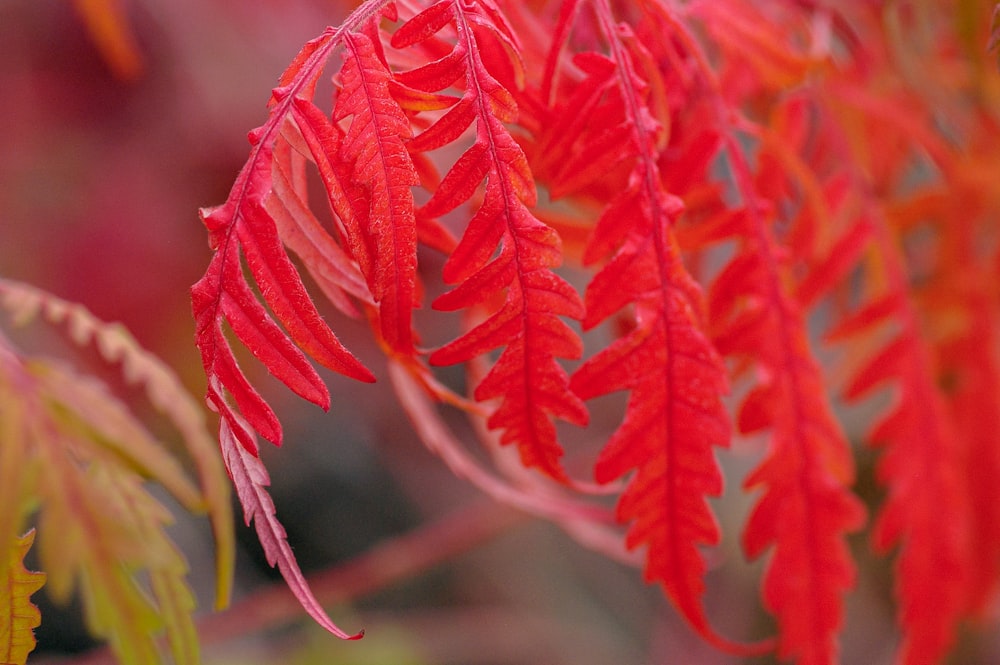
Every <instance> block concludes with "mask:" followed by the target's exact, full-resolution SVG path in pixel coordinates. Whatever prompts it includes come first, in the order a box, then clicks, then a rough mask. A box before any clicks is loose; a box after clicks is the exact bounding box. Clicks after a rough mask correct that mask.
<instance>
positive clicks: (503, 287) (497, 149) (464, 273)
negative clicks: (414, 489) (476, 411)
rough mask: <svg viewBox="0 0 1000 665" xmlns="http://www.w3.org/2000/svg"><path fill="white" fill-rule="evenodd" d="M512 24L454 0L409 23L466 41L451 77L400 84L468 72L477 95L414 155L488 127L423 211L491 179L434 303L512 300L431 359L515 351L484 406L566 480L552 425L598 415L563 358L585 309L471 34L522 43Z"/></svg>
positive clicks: (509, 103) (500, 90)
mask: <svg viewBox="0 0 1000 665" xmlns="http://www.w3.org/2000/svg"><path fill="white" fill-rule="evenodd" d="M487 10H489V11H487ZM480 11H482V12H484V13H479V12H480ZM501 17H502V15H501V14H500V13H499V10H496V8H491V7H489V6H487V5H485V4H484V5H483V6H475V7H467V6H466V5H465V4H464V3H459V2H452V1H450V0H449V2H442V3H438V4H437V5H434V6H433V7H432V8H431V9H429V10H426V11H425V12H424V13H422V14H418V15H417V17H415V18H414V19H413V21H417V25H415V26H413V27H408V25H409V24H405V25H404V26H403V27H402V28H400V31H403V36H402V37H400V38H399V40H398V41H399V43H405V44H416V43H418V42H419V41H421V40H424V39H427V38H428V37H430V36H431V35H433V34H434V33H436V32H437V31H439V30H441V29H443V28H444V27H445V26H446V25H448V24H449V23H454V24H455V25H456V30H457V34H458V40H457V42H456V44H455V46H454V48H453V50H452V51H451V52H450V53H449V54H448V55H447V56H445V57H444V58H442V59H441V60H439V61H438V62H439V63H448V65H447V67H448V70H447V71H449V74H448V75H447V76H444V77H440V76H439V73H438V69H437V67H438V65H434V66H433V69H432V68H429V67H428V66H424V67H422V68H419V69H417V70H414V71H413V72H410V73H409V74H401V75H400V76H399V78H400V80H403V81H404V82H406V83H407V85H412V86H414V87H417V88H419V89H422V90H427V91H431V92H433V91H436V90H440V89H441V88H443V87H445V86H447V85H450V84H451V83H452V82H454V81H455V80H456V78H459V77H462V78H464V80H465V90H466V91H465V94H464V95H463V96H462V98H461V100H460V101H459V102H458V103H456V104H455V106H454V107H452V109H451V110H450V111H449V112H448V113H446V114H445V115H444V116H443V117H441V118H440V119H439V120H438V121H437V122H436V123H434V124H433V125H431V126H430V127H429V128H428V129H427V130H425V131H424V132H423V133H422V134H420V135H418V136H417V137H416V138H414V139H413V141H411V142H410V148H411V149H413V150H426V149H431V148H435V147H437V146H439V145H442V144H444V143H447V142H450V141H453V140H454V139H456V138H457V137H458V136H459V135H461V134H462V133H464V132H465V130H466V129H467V127H468V126H469V125H470V124H472V123H473V122H474V123H475V128H476V140H475V143H474V144H473V145H472V146H471V147H470V148H469V149H468V150H466V151H465V152H464V153H463V154H462V155H461V156H460V157H459V158H458V160H457V161H456V162H455V164H454V165H453V166H452V168H451V169H450V170H449V171H448V173H447V174H445V176H444V178H443V179H442V181H441V183H440V185H439V186H438V187H437V189H436V190H435V191H434V193H433V196H432V197H431V199H430V200H429V201H428V202H427V204H426V205H425V206H424V207H423V208H422V209H421V214H423V215H426V216H436V215H441V214H444V213H446V212H448V211H450V210H453V209H455V208H456V207H458V206H460V205H462V204H464V203H465V202H466V201H468V200H469V199H471V198H472V197H473V195H474V194H475V192H476V191H477V190H479V188H480V186H481V185H482V182H483V180H484V179H485V180H486V187H485V194H484V197H483V201H482V203H481V204H480V206H479V209H478V210H477V211H476V213H475V214H474V215H473V217H472V219H471V220H470V221H469V224H468V228H467V229H466V230H465V233H464V235H463V237H462V239H461V240H460V241H459V244H458V246H457V247H456V248H455V250H454V252H453V253H452V254H451V256H450V257H449V258H448V261H447V263H446V264H445V268H444V278H445V280H447V281H448V282H451V283H456V282H457V283H459V285H458V287H456V288H455V289H454V290H453V291H451V292H449V293H446V294H444V295H443V296H441V297H440V298H439V299H438V300H436V301H435V303H434V307H435V309H446V310H456V309H467V308H473V307H476V306H478V305H479V304H481V303H484V302H490V301H492V300H494V299H496V298H498V297H499V296H501V295H504V299H503V304H502V305H501V306H500V309H499V310H497V311H495V312H492V313H491V314H490V315H489V316H488V317H487V319H486V320H485V321H484V322H482V323H481V324H479V325H478V326H476V327H474V328H473V329H472V330H469V331H467V332H466V333H465V334H464V335H463V336H461V337H459V338H458V339H457V340H455V341H453V342H451V343H449V344H447V345H445V346H444V347H442V348H440V349H438V350H437V351H435V352H434V353H433V354H432V355H431V357H430V361H431V363H434V364H451V363H457V362H463V361H466V360H470V359H471V358H474V357H476V356H479V355H482V354H484V353H487V352H489V351H491V350H493V349H496V348H500V347H504V351H503V352H502V353H501V354H500V357H499V358H498V359H497V361H496V363H495V364H494V365H493V367H492V369H491V370H490V371H489V373H488V374H487V375H486V376H485V377H484V378H483V380H482V381H481V383H480V384H479V385H478V386H477V387H476V388H475V391H474V395H475V397H476V399H478V400H482V401H485V400H489V399H494V398H499V399H500V400H501V402H500V405H499V406H498V407H497V408H496V410H495V411H493V413H492V415H491V416H490V418H489V419H488V421H487V424H488V426H489V427H490V428H492V429H501V430H503V434H502V435H501V437H500V440H501V442H502V443H514V442H516V443H517V445H518V449H519V451H520V454H521V460H522V462H523V463H524V464H525V466H529V467H537V468H539V469H540V470H542V471H544V472H545V473H547V474H549V475H550V476H552V477H553V478H557V479H560V480H565V479H566V474H565V472H564V471H563V470H562V468H561V466H560V463H559V458H560V456H561V455H562V454H563V451H562V448H561V446H560V445H559V444H558V442H557V441H556V433H555V426H554V425H553V423H552V422H551V418H552V417H556V418H561V419H563V420H567V421H569V422H572V423H575V424H578V425H584V424H586V422H587V418H588V416H587V411H586V409H585V408H584V406H583V403H582V402H581V401H580V400H579V398H577V397H576V396H575V395H573V393H571V392H570V390H569V387H568V378H567V375H566V372H565V371H564V370H563V369H562V368H561V367H560V366H559V364H558V362H557V361H556V360H555V359H556V358H557V357H564V358H578V357H579V356H580V354H581V352H582V345H581V343H580V341H579V339H578V338H577V336H576V334H575V333H573V331H572V330H570V329H569V327H567V326H566V325H565V324H564V323H563V322H562V321H560V320H559V318H558V317H559V316H568V317H572V318H579V317H580V316H581V315H582V313H583V307H582V304H581V303H580V299H579V297H578V296H577V294H576V292H575V291H574V290H573V289H572V288H571V287H570V286H569V285H568V284H567V283H566V282H565V281H563V280H562V279H561V278H559V277H558V276H556V275H555V274H554V273H553V272H552V271H551V269H552V268H554V267H555V266H557V265H558V264H559V262H560V260H561V252H560V247H559V237H558V235H557V234H556V233H555V232H554V231H553V230H552V229H551V228H549V227H547V226H546V225H545V224H544V223H542V222H541V221H539V220H538V219H537V218H536V217H535V216H534V215H532V214H531V212H530V211H529V209H528V208H529V207H530V206H532V205H534V204H535V188H534V178H533V176H532V174H531V171H530V169H529V168H528V163H527V159H526V158H525V156H524V153H523V152H522V151H521V148H520V146H518V144H517V142H515V141H514V139H513V137H512V136H511V135H510V133H509V132H508V131H507V129H506V128H505V127H504V125H503V124H502V122H501V121H502V120H513V119H514V118H515V117H516V115H517V110H516V106H515V104H514V101H513V99H512V97H511V95H510V93H509V92H508V91H507V90H506V89H505V88H504V87H503V86H502V85H501V84H500V83H499V82H498V81H497V80H496V79H495V78H494V77H493V75H492V74H491V73H490V71H488V70H487V68H486V66H485V65H484V63H483V61H482V60H481V58H480V55H479V47H478V43H477V41H476V39H477V38H476V36H475V34H474V33H473V31H472V30H471V29H470V23H475V24H477V25H480V26H483V27H484V28H486V29H487V30H488V31H490V32H492V33H493V34H495V35H498V36H499V38H500V39H501V40H502V41H504V42H505V43H513V41H512V40H513V37H512V36H511V35H510V34H508V33H509V26H507V25H506V24H505V23H504V24H499V25H498V24H497V23H496V22H497V21H499V20H500V18H501ZM397 34H398V32H397ZM394 43H396V42H394ZM459 63H460V64H461V67H462V71H461V74H460V75H459V76H454V74H455V71H454V70H453V69H452V68H453V67H457V66H458V64H459ZM442 66H443V65H442ZM498 245H499V253H497V248H498ZM505 291H506V293H505V294H504V292H505Z"/></svg>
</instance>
